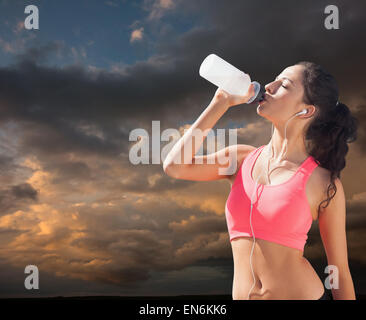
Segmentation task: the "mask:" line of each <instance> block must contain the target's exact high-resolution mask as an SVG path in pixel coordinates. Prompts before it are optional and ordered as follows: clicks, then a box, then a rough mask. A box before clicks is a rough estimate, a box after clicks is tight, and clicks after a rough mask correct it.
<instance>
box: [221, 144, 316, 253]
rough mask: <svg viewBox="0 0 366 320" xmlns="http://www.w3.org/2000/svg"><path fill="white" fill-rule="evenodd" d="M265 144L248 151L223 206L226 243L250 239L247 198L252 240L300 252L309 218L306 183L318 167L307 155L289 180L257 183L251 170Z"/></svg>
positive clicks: (310, 216)
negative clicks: (278, 182) (241, 238)
mask: <svg viewBox="0 0 366 320" xmlns="http://www.w3.org/2000/svg"><path fill="white" fill-rule="evenodd" d="M264 147H265V145H263V146H261V147H259V148H257V149H255V150H253V151H252V152H250V153H249V154H248V155H247V157H246V158H245V159H244V161H243V162H242V164H241V165H240V167H239V171H238V173H237V176H236V178H235V181H234V183H233V185H232V187H231V191H230V194H229V196H228V198H227V201H226V204H225V216H226V222H227V227H228V231H229V235H230V241H232V240H233V239H234V238H238V237H252V236H253V235H252V231H251V230H252V229H251V227H250V220H249V219H250V198H251V197H253V209H252V227H253V231H254V237H255V238H259V239H263V240H267V241H271V242H275V243H278V244H281V245H284V246H287V247H291V248H295V249H298V250H301V251H304V246H305V243H306V240H307V238H308V236H307V234H308V232H309V229H310V227H311V225H312V222H313V218H312V214H311V209H310V206H309V203H308V200H307V196H306V189H305V186H306V182H307V180H308V178H309V176H310V175H311V173H312V172H313V170H314V169H315V168H316V167H317V166H318V163H317V162H315V159H314V158H313V157H312V156H309V157H308V158H307V159H306V160H305V161H304V162H303V163H302V164H301V165H300V167H299V168H298V169H297V171H296V172H295V174H293V175H292V177H291V178H290V179H289V180H287V181H285V182H284V183H280V184H278V185H262V184H260V183H257V191H256V192H254V193H253V190H254V187H255V181H254V180H253V178H252V170H253V167H254V163H255V161H256V160H257V158H258V156H259V154H260V152H261V150H262V149H263V148H264Z"/></svg>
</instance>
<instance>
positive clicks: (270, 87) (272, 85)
mask: <svg viewBox="0 0 366 320" xmlns="http://www.w3.org/2000/svg"><path fill="white" fill-rule="evenodd" d="M278 83H279V82H278V81H272V82H270V83H268V84H266V85H265V86H264V88H265V89H266V91H267V92H269V93H270V94H273V92H274V90H275V89H276V88H278Z"/></svg>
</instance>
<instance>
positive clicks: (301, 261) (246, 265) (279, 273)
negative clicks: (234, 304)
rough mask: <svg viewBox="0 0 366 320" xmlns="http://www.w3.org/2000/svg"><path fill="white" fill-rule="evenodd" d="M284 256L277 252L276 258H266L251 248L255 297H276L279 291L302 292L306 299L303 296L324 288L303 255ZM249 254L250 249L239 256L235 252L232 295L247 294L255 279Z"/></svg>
mask: <svg viewBox="0 0 366 320" xmlns="http://www.w3.org/2000/svg"><path fill="white" fill-rule="evenodd" d="M233 252H235V250H233ZM256 253H257V255H256ZM284 256H287V257H288V256H289V255H288V254H285V255H284ZM284 256H282V257H281V255H280V254H279V256H278V257H277V259H273V258H269V259H268V257H266V256H265V255H264V256H263V255H261V254H260V253H258V251H257V252H255V251H254V252H253V256H252V268H253V273H254V277H255V282H256V283H255V286H254V288H253V290H252V292H253V294H256V295H258V299H261V297H263V299H276V296H278V295H281V294H282V295H289V296H291V295H292V296H294V295H295V296H296V295H298V296H301V295H302V296H304V297H305V299H307V298H306V297H313V296H317V295H318V294H320V293H321V292H322V291H323V284H322V281H321V279H320V278H319V276H318V275H317V273H316V272H315V270H314V269H313V267H312V266H311V264H310V263H309V262H308V261H307V259H306V258H304V257H299V256H296V255H294V256H293V257H292V258H290V259H288V260H287V262H286V259H284ZM249 258H250V252H249V254H248V255H245V256H244V255H241V256H240V257H238V256H235V253H234V286H233V295H234V294H235V295H236V296H238V295H239V296H242V295H243V294H244V295H247V294H248V292H249V290H250V288H251V287H252V286H253V283H254V279H253V274H252V269H251V267H250V262H249ZM266 297H267V298H266ZM310 299H311V298H310Z"/></svg>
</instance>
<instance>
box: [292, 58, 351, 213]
mask: <svg viewBox="0 0 366 320" xmlns="http://www.w3.org/2000/svg"><path fill="white" fill-rule="evenodd" d="M296 65H301V66H303V67H304V71H303V79H302V83H303V86H304V96H303V102H304V103H306V104H310V105H314V106H315V107H316V108H317V111H316V113H315V116H314V119H313V120H312V121H311V122H310V123H309V125H308V126H307V128H306V132H305V135H304V138H305V139H306V140H307V141H305V145H306V148H307V152H308V154H310V155H311V156H313V157H314V159H315V160H316V162H317V163H318V164H319V165H320V166H321V167H323V168H326V169H328V170H329V171H330V172H331V175H330V184H329V185H328V189H327V197H328V198H327V199H325V200H323V201H322V202H321V203H320V204H319V207H318V213H319V212H320V205H321V204H322V203H323V202H325V201H327V204H326V205H325V206H324V207H323V209H324V208H326V207H327V206H328V205H329V202H330V200H332V198H333V197H334V196H335V194H336V192H337V187H336V185H335V183H334V181H335V179H336V178H340V172H341V170H343V168H344V167H345V166H346V159H345V157H346V155H347V153H348V145H347V143H350V142H354V141H355V140H356V139H357V128H358V121H357V119H356V118H355V117H353V116H352V114H351V111H350V110H349V108H348V107H347V106H346V105H345V104H343V103H341V102H339V100H338V99H339V95H338V85H337V83H336V81H335V79H334V77H333V76H332V75H331V74H330V73H329V72H327V71H326V70H325V69H324V68H323V67H322V66H320V65H318V64H316V63H313V62H308V61H300V62H298V63H296ZM331 190H333V191H334V193H333V194H332V196H330V192H331Z"/></svg>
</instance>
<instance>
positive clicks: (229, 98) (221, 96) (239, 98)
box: [214, 83, 255, 108]
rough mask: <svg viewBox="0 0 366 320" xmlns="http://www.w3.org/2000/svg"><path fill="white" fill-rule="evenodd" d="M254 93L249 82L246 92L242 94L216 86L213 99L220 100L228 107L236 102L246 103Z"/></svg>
mask: <svg viewBox="0 0 366 320" xmlns="http://www.w3.org/2000/svg"><path fill="white" fill-rule="evenodd" d="M254 93H255V90H254V84H253V83H251V84H250V86H249V89H248V92H247V93H246V94H244V95H237V94H230V93H228V92H227V91H225V90H223V89H220V88H217V90H216V92H215V95H214V99H216V100H217V101H220V102H224V103H225V104H226V105H228V107H229V108H230V107H233V106H236V105H238V104H242V103H247V102H248V101H249V99H250V98H251V97H253V95H254Z"/></svg>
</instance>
